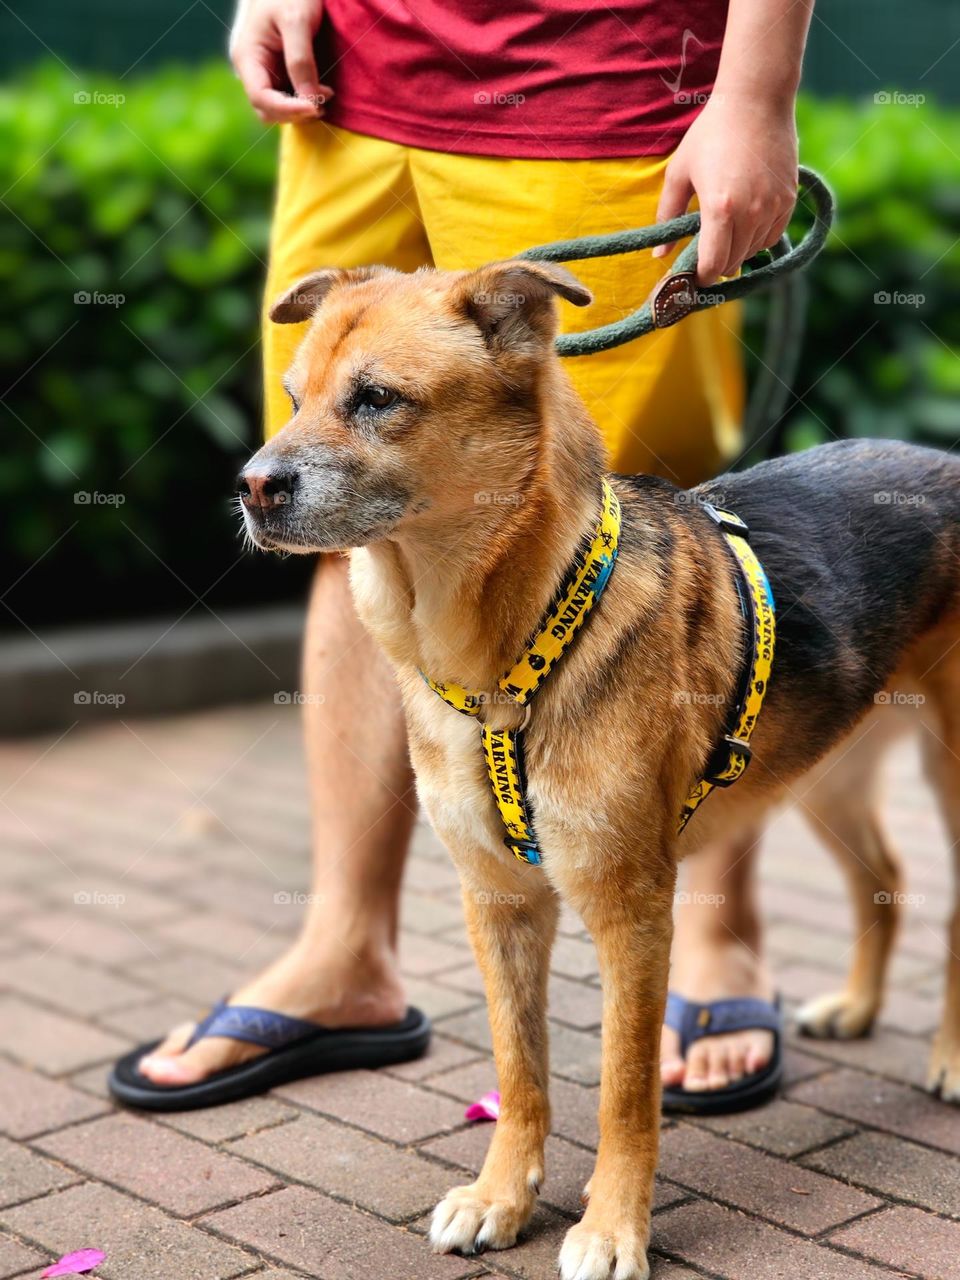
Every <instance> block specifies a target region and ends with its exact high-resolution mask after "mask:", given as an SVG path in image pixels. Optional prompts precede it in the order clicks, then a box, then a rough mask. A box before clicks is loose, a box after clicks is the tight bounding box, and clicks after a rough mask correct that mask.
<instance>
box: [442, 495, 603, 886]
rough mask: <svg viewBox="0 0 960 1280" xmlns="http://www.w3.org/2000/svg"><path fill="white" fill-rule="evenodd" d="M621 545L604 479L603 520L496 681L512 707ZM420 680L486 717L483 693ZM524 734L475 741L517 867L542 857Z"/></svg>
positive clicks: (593, 595) (566, 638) (488, 733)
mask: <svg viewBox="0 0 960 1280" xmlns="http://www.w3.org/2000/svg"><path fill="white" fill-rule="evenodd" d="M619 542H620V500H619V499H618V497H617V495H616V494H615V493H614V491H613V489H612V488H611V487H610V484H609V483H608V481H607V480H604V481H603V494H602V499H601V504H600V518H599V520H598V521H597V525H596V528H595V529H594V531H593V534H592V535H591V538H590V542H589V543H588V544H587V545H586V546H584V547H583V548H581V550H580V551H579V552H578V553H577V555H576V557H575V558H574V561H573V564H572V565H571V566H570V569H569V570H568V572H567V574H566V576H565V578H564V580H563V582H562V583H561V585H560V588H559V590H558V591H557V594H556V596H555V597H554V600H553V602H552V604H551V605H550V606H549V608H548V609H547V612H546V613H545V614H544V616H543V618H542V619H541V621H540V625H539V626H538V627H537V630H536V632H535V633H534V635H533V638H532V639H531V640H530V641H529V642H528V643H527V646H526V648H525V649H524V652H523V656H522V657H521V658H520V660H519V662H517V663H516V665H515V666H513V667H512V668H511V669H510V670H509V671H508V672H507V673H506V674H505V675H503V676H501V678H500V679H499V680H498V682H497V687H498V688H499V689H500V690H501V691H502V693H503V694H504V695H505V696H506V697H507V698H508V699H509V700H510V701H511V702H514V703H516V704H517V706H521V707H529V704H530V700H531V699H532V698H533V695H534V694H535V693H536V692H537V690H538V689H539V688H540V686H541V685H542V684H543V682H544V680H545V679H546V678H547V676H548V675H549V674H550V672H551V671H552V670H553V668H554V667H555V666H556V665H557V663H558V662H559V661H560V659H561V658H562V657H563V655H564V654H565V653H566V651H567V650H568V649H569V648H570V645H571V644H572V643H573V641H574V639H575V638H576V636H577V633H578V632H579V630H580V628H581V627H582V626H583V624H584V622H585V621H586V618H587V615H588V614H589V612H590V610H591V609H592V608H593V606H594V605H595V604H596V603H597V601H598V600H599V599H600V596H601V595H602V594H603V591H604V588H605V587H606V585H607V582H608V581H609V579H610V574H611V573H612V572H613V565H614V562H615V560H616V558H617V550H618V547H619ZM420 675H421V676H422V677H423V679H424V680H425V681H426V683H427V685H429V687H430V688H431V689H432V690H433V692H434V693H435V694H436V695H437V697H438V698H441V699H442V700H443V701H444V702H445V703H446V704H447V706H449V707H453V709H454V710H455V711H459V712H460V714H461V715H465V716H479V715H480V714H481V712H482V711H483V704H484V696H483V694H482V693H477V692H474V691H473V690H472V689H466V688H464V686H463V685H460V684H456V683H454V682H452V681H449V680H447V681H439V680H431V679H430V677H429V676H428V675H427V674H426V673H425V672H423V671H421V672H420ZM524 724H526V721H524ZM523 727H524V726H523V725H521V727H520V728H519V729H491V728H489V727H488V726H487V725H485V724H484V725H481V728H480V741H481V746H482V748H483V757H484V761H485V763H486V766H487V775H488V777H489V778H490V786H491V789H492V791H493V798H494V801H495V802H496V805H497V810H498V812H499V814H500V819H501V821H502V822H503V825H504V828H505V830H506V833H507V834H506V835H505V837H504V844H506V845H507V847H508V848H509V849H512V851H513V853H514V856H515V857H517V858H518V859H519V860H520V861H521V862H529V863H531V864H532V865H538V864H539V863H540V862H541V861H542V858H541V854H540V848H539V845H538V844H537V837H536V834H535V832H534V828H533V819H532V816H531V812H530V802H529V799H528V797H527V783H526V775H525V772H524V764H523Z"/></svg>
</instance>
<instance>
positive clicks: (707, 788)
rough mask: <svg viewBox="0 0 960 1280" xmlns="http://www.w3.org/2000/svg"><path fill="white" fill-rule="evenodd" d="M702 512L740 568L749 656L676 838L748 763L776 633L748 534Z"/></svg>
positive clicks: (734, 522) (731, 520)
mask: <svg viewBox="0 0 960 1280" xmlns="http://www.w3.org/2000/svg"><path fill="white" fill-rule="evenodd" d="M703 510H704V512H705V513H706V514H707V515H708V516H709V517H710V519H711V520H713V522H714V523H715V524H716V525H718V526H719V528H720V530H721V532H722V533H723V537H724V541H725V542H726V544H727V546H728V547H729V548H730V550H731V552H732V553H733V557H734V559H735V560H736V562H737V564H738V565H739V567H740V576H739V577H738V578H737V580H736V585H737V594H738V595H739V597H740V611H741V613H742V614H743V616H744V619H745V621H746V623H747V627H746V633H747V637H748V640H749V644H750V651H749V654H748V657H747V661H746V662H745V663H744V665H743V674H742V676H741V678H740V688H739V693H738V696H737V702H736V705H735V707H734V710H733V714H732V716H731V717H730V719H729V720H728V722H727V725H728V730H727V732H726V733H725V734H724V735H723V737H722V738H721V739H720V741H719V742H718V743H717V745H716V747H715V748H714V750H713V753H712V754H711V756H710V759H709V760H708V761H707V764H706V767H705V769H704V776H703V777H702V778H701V780H700V781H699V782H698V783H697V784H696V786H695V787H694V788H693V790H692V791H691V792H690V794H689V795H688V796H687V798H686V800H685V801H684V803H683V806H682V807H681V809H680V822H679V824H678V826H677V834H678V835H679V834H680V832H681V831H682V830H683V829H684V827H685V826H686V825H687V823H688V822H689V821H690V819H691V818H692V817H693V815H694V813H696V811H697V809H698V808H699V807H700V805H702V804H703V802H704V800H706V798H707V796H708V795H709V794H710V792H711V791H712V790H713V789H714V787H729V786H731V785H732V784H733V783H734V782H736V781H737V779H738V778H739V777H740V776H741V775H742V774H743V772H744V770H745V769H746V767H747V765H748V764H749V763H750V739H751V737H752V736H753V731H754V729H755V728H756V727H757V719H758V717H759V715H760V708H761V707H762V706H763V700H764V698H765V697H766V693H767V684H768V682H769V680H770V672H771V671H772V670H773V649H774V643H775V641H776V632H777V625H776V611H775V605H774V601H773V591H772V590H771V587H770V582H769V579H768V578H767V575H766V573H765V572H764V570H763V565H762V564H761V563H760V561H759V560H758V559H757V557H756V554H755V552H754V550H753V547H751V545H750V543H749V541H748V538H749V535H750V530H749V529H748V528H747V526H746V525H745V524H744V522H743V521H742V520H741V519H740V517H739V516H736V515H734V514H733V512H732V511H720V510H719V509H718V508H717V507H714V506H713V505H711V504H710V503H709V502H705V503H704V504H703Z"/></svg>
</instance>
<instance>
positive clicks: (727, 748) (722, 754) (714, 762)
mask: <svg viewBox="0 0 960 1280" xmlns="http://www.w3.org/2000/svg"><path fill="white" fill-rule="evenodd" d="M731 751H735V752H736V753H737V755H740V756H743V759H744V765H743V767H744V769H745V768H746V767H747V765H748V764H749V763H750V761H751V760H752V759H753V752H752V751H751V750H750V744H749V743H747V742H744V741H743V739H742V738H734V737H733V736H732V735H731V734H729V733H725V734H724V735H723V737H722V738H721V739H720V741H719V742H718V743H717V745H716V746H715V747H714V748H713V751H711V753H710V759H709V760H708V761H707V763H706V765H705V766H704V770H703V780H704V782H709V783H710V784H711V786H714V787H730V786H732V785H733V783H735V782H736V781H737V778H739V777H740V774H738V775H737V778H721V777H719V776H718V775H719V774H721V773H723V771H724V770H725V769H726V768H727V766H728V765H729V763H730V752H731ZM742 772H743V771H742V770H741V773H742Z"/></svg>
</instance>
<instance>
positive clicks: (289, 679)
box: [0, 605, 304, 736]
mask: <svg viewBox="0 0 960 1280" xmlns="http://www.w3.org/2000/svg"><path fill="white" fill-rule="evenodd" d="M303 622H304V608H303V607H302V606H293V605H281V606H275V607H271V608H267V609H257V610H249V611H241V610H238V611H235V612H225V613H223V614H222V615H216V616H213V615H210V614H207V615H205V616H203V617H192V616H188V617H186V618H183V619H181V620H176V619H172V618H156V619H151V620H148V621H145V622H133V623H105V624H103V625H101V626H95V627H83V628H69V629H63V630H58V631H50V632H47V633H45V634H43V635H36V636H25V637H20V636H18V637H16V638H15V639H10V640H0V734H2V735H4V736H13V735H20V734H26V733H40V732H45V731H47V730H51V729H62V728H65V727H66V726H67V725H70V724H73V723H74V722H75V721H77V720H81V721H88V720H96V719H102V718H104V717H106V716H116V714H117V712H118V710H119V711H121V712H122V714H124V715H131V716H134V715H157V714H160V713H164V712H176V711H187V710H191V709H193V708H196V707H211V706H217V705H220V704H222V703H227V702H246V701H250V700H253V699H257V698H264V697H269V696H271V695H273V696H277V695H280V696H281V700H289V695H290V694H292V693H293V692H294V691H295V690H296V689H297V688H298V683H299V667H300V646H301V641H302V636H303ZM283 694H287V695H288V697H287V698H286V699H283V698H282V695H283Z"/></svg>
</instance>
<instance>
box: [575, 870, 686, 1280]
mask: <svg viewBox="0 0 960 1280" xmlns="http://www.w3.org/2000/svg"><path fill="white" fill-rule="evenodd" d="M662 879H663V881H664V883H663V884H662V885H661V886H660V887H657V888H653V887H650V886H648V887H647V888H646V890H645V891H644V892H643V893H640V892H637V893H634V892H632V891H630V890H626V891H624V887H623V886H622V885H618V886H617V891H616V892H614V893H611V892H610V891H609V887H608V886H600V885H598V886H596V887H595V889H594V894H595V897H594V901H593V903H592V904H591V903H590V902H582V903H578V905H579V906H580V907H581V910H582V915H583V919H584V922H585V923H586V925H587V927H588V928H589V929H590V932H591V934H592V935H593V938H594V941H595V943H596V946H597V954H598V957H599V960H600V969H601V975H602V979H603V1065H602V1077H601V1084H600V1146H599V1149H598V1152H597V1163H596V1166H595V1168H594V1171H593V1176H592V1178H591V1179H590V1182H589V1184H588V1186H587V1188H586V1196H587V1198H588V1204H587V1209H586V1212H585V1213H584V1215H583V1219H582V1220H581V1221H580V1222H579V1223H578V1224H577V1225H576V1226H575V1227H571V1228H570V1230H569V1231H568V1232H567V1236H566V1239H565V1240H564V1242H563V1248H562V1249H561V1251H560V1277H561V1280H607V1277H608V1276H615V1278H616V1280H645V1278H646V1277H647V1276H648V1275H649V1268H648V1266H647V1258H646V1246H647V1240H648V1238H649V1234H650V1211H651V1202H652V1199H653V1175H654V1173H655V1171H656V1167H657V1151H658V1146H659V1138H660V1063H659V1056H660V1050H659V1046H660V1028H661V1027H662V1025H663V1011H664V1005H665V1002H666V995H667V972H668V969H669V966H670V939H671V935H672V932H673V917H672V912H673V885H674V870H673V868H672V867H670V869H669V871H668V870H667V869H666V867H665V868H664V873H663V876H662ZM668 881H669V883H667V882H668Z"/></svg>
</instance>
